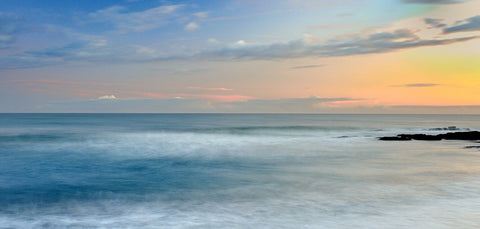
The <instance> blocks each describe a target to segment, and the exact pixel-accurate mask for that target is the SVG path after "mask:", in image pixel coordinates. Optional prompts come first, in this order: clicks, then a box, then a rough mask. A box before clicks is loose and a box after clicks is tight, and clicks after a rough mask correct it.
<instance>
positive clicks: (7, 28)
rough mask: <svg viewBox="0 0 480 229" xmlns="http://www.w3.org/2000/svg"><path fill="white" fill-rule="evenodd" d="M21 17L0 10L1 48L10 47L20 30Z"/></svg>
mask: <svg viewBox="0 0 480 229" xmlns="http://www.w3.org/2000/svg"><path fill="white" fill-rule="evenodd" d="M20 28H21V26H20V19H19V18H18V17H16V16H14V15H12V14H4V13H1V12H0V49H1V48H7V47H9V46H10V45H11V44H12V43H13V42H14V41H15V39H16V36H17V34H18V32H19V31H20Z"/></svg>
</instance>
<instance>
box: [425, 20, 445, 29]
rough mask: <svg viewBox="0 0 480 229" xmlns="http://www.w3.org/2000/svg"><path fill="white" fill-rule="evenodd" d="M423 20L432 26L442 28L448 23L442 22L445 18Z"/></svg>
mask: <svg viewBox="0 0 480 229" xmlns="http://www.w3.org/2000/svg"><path fill="white" fill-rule="evenodd" d="M423 21H424V22H425V24H427V25H429V26H430V28H442V27H445V26H447V25H446V24H444V23H442V21H443V19H435V18H424V19H423Z"/></svg>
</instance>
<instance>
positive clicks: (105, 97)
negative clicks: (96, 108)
mask: <svg viewBox="0 0 480 229" xmlns="http://www.w3.org/2000/svg"><path fill="white" fill-rule="evenodd" d="M97 99H104V100H105V99H117V97H116V96H115V95H103V96H100V97H98V98H97Z"/></svg>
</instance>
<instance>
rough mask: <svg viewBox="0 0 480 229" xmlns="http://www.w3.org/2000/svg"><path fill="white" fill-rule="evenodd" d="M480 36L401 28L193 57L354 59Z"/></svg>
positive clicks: (243, 48)
mask: <svg viewBox="0 0 480 229" xmlns="http://www.w3.org/2000/svg"><path fill="white" fill-rule="evenodd" d="M476 38H478V37H477V36H471V37H462V38H453V39H434V40H423V39H421V38H419V37H418V36H417V35H416V34H414V33H413V32H412V31H411V30H408V29H400V30H396V31H393V32H380V33H373V34H369V35H367V36H360V35H354V36H349V37H347V38H344V39H338V40H330V41H328V42H326V43H324V44H316V43H315V44H312V43H310V42H308V41H305V40H296V41H291V42H288V43H277V44H271V45H256V46H245V47H235V48H225V49H221V50H217V51H211V52H205V53H200V54H197V55H195V56H193V57H196V58H208V59H214V60H231V59H280V58H298V57H308V56H317V57H332V56H350V55H360V54H369V53H386V52H393V51H397V50H402V49H409V48H418V47H426V46H438V45H448V44H453V43H458V42H464V41H469V40H472V39H476Z"/></svg>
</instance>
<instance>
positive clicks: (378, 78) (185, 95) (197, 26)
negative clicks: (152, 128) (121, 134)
mask: <svg viewBox="0 0 480 229" xmlns="http://www.w3.org/2000/svg"><path fill="white" fill-rule="evenodd" d="M0 1H1V4H0V112H7V113H9V112H40V113H41V112H128V113H144V112H154V113H183V112H193V113H223V112H226V113H455V114H457V113H458V114H480V94H479V91H480V0H436V1H435V0H316V1H314V0H222V1H216V0H197V1H195V0H181V1H173V0H171V1H168V0H152V1H150V0H103V1H96V0H82V1H78V0H48V1H47V0H22V1H14V0H0Z"/></svg>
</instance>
